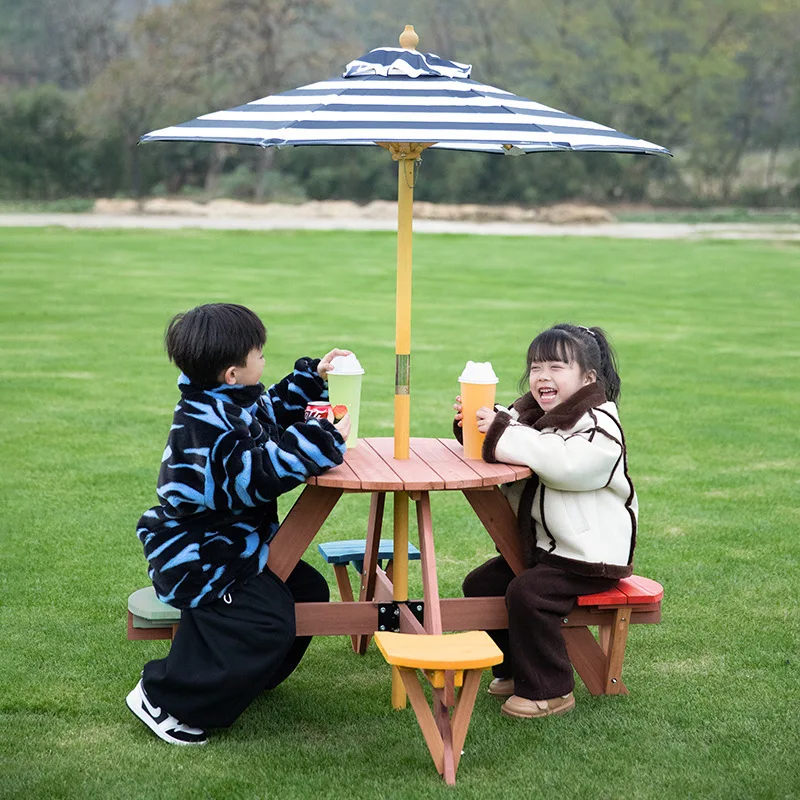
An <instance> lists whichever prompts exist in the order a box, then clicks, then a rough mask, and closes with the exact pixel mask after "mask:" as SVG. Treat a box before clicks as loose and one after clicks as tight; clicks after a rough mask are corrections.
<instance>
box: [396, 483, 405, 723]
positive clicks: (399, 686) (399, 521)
mask: <svg viewBox="0 0 800 800" xmlns="http://www.w3.org/2000/svg"><path fill="white" fill-rule="evenodd" d="M393 511H394V547H393V555H394V558H393V565H394V566H393V571H392V599H393V600H394V601H395V602H396V603H405V602H406V601H407V600H408V493H407V492H395V493H394V505H393ZM405 707H406V691H405V689H404V687H403V681H402V680H401V676H400V672H399V670H398V668H397V667H392V708H394V709H396V710H398V711H399V710H400V709H403V708H405Z"/></svg>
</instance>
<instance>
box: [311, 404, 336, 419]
mask: <svg viewBox="0 0 800 800" xmlns="http://www.w3.org/2000/svg"><path fill="white" fill-rule="evenodd" d="M330 410H331V404H330V403H329V402H328V401H327V400H318V401H316V402H314V403H309V404H308V405H307V406H306V414H305V418H306V419H328V413H329V412H330Z"/></svg>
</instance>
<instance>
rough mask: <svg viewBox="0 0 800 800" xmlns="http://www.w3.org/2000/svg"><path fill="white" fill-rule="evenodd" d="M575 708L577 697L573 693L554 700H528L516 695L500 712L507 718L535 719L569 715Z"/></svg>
mask: <svg viewBox="0 0 800 800" xmlns="http://www.w3.org/2000/svg"><path fill="white" fill-rule="evenodd" d="M573 708H575V697H574V696H573V694H572V692H570V693H569V694H565V695H564V696H563V697H554V698H553V699H552V700H528V698H527V697H518V696H517V695H515V694H514V695H512V696H511V697H509V698H508V700H506V701H505V703H503V705H502V707H501V708H500V712H501V713H502V714H504V715H505V716H507V717H516V718H518V719H534V718H538V717H551V716H560V715H561V714H568V713H569V712H570V711H572V709H573Z"/></svg>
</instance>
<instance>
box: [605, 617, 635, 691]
mask: <svg viewBox="0 0 800 800" xmlns="http://www.w3.org/2000/svg"><path fill="white" fill-rule="evenodd" d="M629 622H630V611H628V609H626V608H618V609H617V610H616V611H615V612H614V624H613V625H610V626H609V637H608V644H607V648H604V649H605V652H606V658H607V662H606V663H607V674H606V694H623V693H624V692H623V691H622V688H624V684H623V683H622V662H623V661H624V660H625V645H626V643H627V641H628V624H629ZM621 687H622V688H621Z"/></svg>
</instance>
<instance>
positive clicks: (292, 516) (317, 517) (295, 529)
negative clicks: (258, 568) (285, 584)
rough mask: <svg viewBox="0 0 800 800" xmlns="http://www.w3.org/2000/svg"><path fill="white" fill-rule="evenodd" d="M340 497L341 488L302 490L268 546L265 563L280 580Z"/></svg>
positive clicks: (304, 548)
mask: <svg viewBox="0 0 800 800" xmlns="http://www.w3.org/2000/svg"><path fill="white" fill-rule="evenodd" d="M341 496H342V490H341V489H330V488H327V487H324V486H306V488H305V489H303V492H302V494H301V495H300V497H298V498H297V500H296V501H295V503H294V505H293V506H292V508H291V509H290V511H289V513H288V514H287V515H286V518H285V519H284V520H283V524H282V525H281V526H280V528H278V532H277V534H275V538H274V539H273V540H272V541H271V542H270V546H269V558H268V561H267V563H268V564H269V568H270V569H271V570H272V571H273V572H274V573H275V574H276V575H277V576H278V577H279V578H280V579H281V580H286V578H287V577H288V576H289V573H290V572H291V571H292V570H293V569H294V568H295V566H296V565H297V562H298V561H299V560H300V558H301V557H302V555H303V553H305V551H306V549H307V548H308V546H309V545H310V544H311V541H312V539H313V538H314V537H315V536H316V535H317V531H319V529H320V528H321V527H322V525H323V523H324V522H325V520H326V519H327V518H328V515H329V514H330V513H331V511H332V510H333V507H334V506H335V505H336V503H337V502H338V501H339V498H340V497H341Z"/></svg>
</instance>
